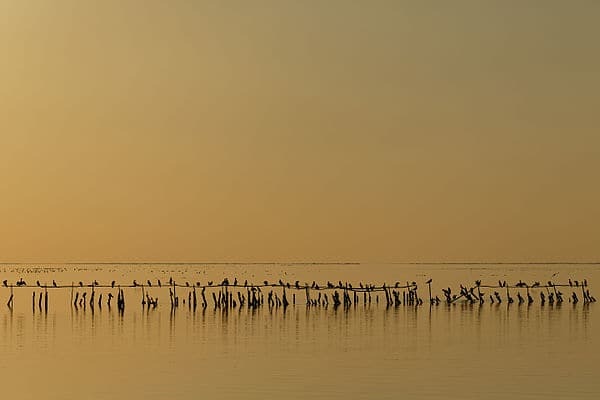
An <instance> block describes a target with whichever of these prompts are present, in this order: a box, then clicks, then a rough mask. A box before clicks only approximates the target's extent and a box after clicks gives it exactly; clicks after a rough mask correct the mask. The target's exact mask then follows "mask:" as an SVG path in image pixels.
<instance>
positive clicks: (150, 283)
mask: <svg viewBox="0 0 600 400" xmlns="http://www.w3.org/2000/svg"><path fill="white" fill-rule="evenodd" d="M148 287H152V282H150V279H148Z"/></svg>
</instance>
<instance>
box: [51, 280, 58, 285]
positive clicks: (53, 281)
mask: <svg viewBox="0 0 600 400" xmlns="http://www.w3.org/2000/svg"><path fill="white" fill-rule="evenodd" d="M52 286H54V287H58V285H57V284H56V281H55V280H54V279H53V280H52Z"/></svg>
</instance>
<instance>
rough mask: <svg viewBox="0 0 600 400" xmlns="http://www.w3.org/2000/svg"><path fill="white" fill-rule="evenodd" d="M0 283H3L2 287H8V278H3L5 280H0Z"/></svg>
mask: <svg viewBox="0 0 600 400" xmlns="http://www.w3.org/2000/svg"><path fill="white" fill-rule="evenodd" d="M2 284H3V285H4V287H8V280H6V279H5V280H3V281H2Z"/></svg>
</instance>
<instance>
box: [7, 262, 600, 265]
mask: <svg viewBox="0 0 600 400" xmlns="http://www.w3.org/2000/svg"><path fill="white" fill-rule="evenodd" d="M31 264H45V265H202V264H207V265H272V264H291V265H362V264H390V265H569V264H570V265H600V261H52V262H43V261H41V262H40V261H15V262H11V261H0V265H31Z"/></svg>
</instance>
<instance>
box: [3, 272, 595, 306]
mask: <svg viewBox="0 0 600 400" xmlns="http://www.w3.org/2000/svg"><path fill="white" fill-rule="evenodd" d="M2 283H3V286H4V287H10V288H12V287H39V288H43V289H48V288H71V289H72V290H73V289H74V288H77V287H78V288H92V293H91V296H90V297H91V300H90V301H89V302H90V304H93V302H94V288H118V289H119V293H118V301H119V305H120V306H121V303H122V305H123V306H124V293H123V291H122V289H121V287H133V288H136V287H140V288H142V304H143V305H148V306H154V307H156V306H157V305H158V298H153V297H151V296H150V295H149V293H148V288H153V287H158V288H160V287H163V286H168V287H169V293H170V296H171V305H178V297H177V296H176V292H175V290H176V288H180V287H185V288H193V292H192V291H189V292H188V301H189V302H190V303H191V302H192V293H193V302H194V305H196V292H195V290H196V288H198V289H201V290H202V305H203V306H204V307H206V305H207V301H206V298H205V296H204V292H205V289H207V288H225V294H224V295H223V296H222V295H221V293H219V297H218V299H217V296H216V295H215V294H214V293H213V299H214V303H215V307H220V306H221V305H224V306H231V305H233V306H235V305H236V304H237V303H236V301H235V300H234V299H233V298H232V294H227V288H230V287H231V288H236V290H237V291H238V300H239V304H240V305H241V304H244V303H245V302H248V304H249V305H254V306H256V305H262V304H263V303H264V297H263V296H262V293H261V287H263V288H264V287H272V288H277V287H279V288H282V289H283V298H282V299H280V298H279V296H278V295H277V294H276V293H274V292H273V290H271V291H270V292H269V293H268V304H269V305H271V304H276V305H279V304H284V305H286V306H287V304H289V302H288V301H287V298H286V297H285V289H295V290H305V291H306V304H307V305H309V306H311V305H328V304H329V300H328V297H327V294H325V296H323V298H322V297H321V294H320V293H319V296H318V299H312V298H311V297H310V295H309V292H310V291H311V290H317V291H320V290H333V291H334V293H333V295H332V296H331V298H332V300H333V304H334V305H336V306H337V305H339V304H341V303H342V301H341V300H340V297H339V293H338V292H337V291H338V290H340V291H342V293H343V303H344V305H350V304H352V303H354V304H357V303H358V302H359V297H358V295H357V293H361V292H362V293H363V296H364V297H363V299H364V300H363V301H364V303H367V302H368V303H370V302H371V293H372V292H385V296H386V302H387V304H388V305H396V306H397V305H400V304H402V303H404V304H409V305H413V304H415V305H420V304H423V300H422V299H421V297H419V296H418V293H417V289H418V285H417V283H416V282H414V281H413V282H406V284H401V283H400V282H395V283H394V284H393V285H388V284H386V283H384V284H382V285H380V286H378V285H375V284H372V283H365V282H360V283H359V284H358V286H353V285H352V284H351V283H348V282H345V283H344V282H342V281H338V282H337V283H333V282H330V281H327V282H326V283H325V284H323V285H320V284H318V283H317V282H316V281H313V282H312V284H309V283H308V282H305V283H303V284H301V283H300V281H295V282H293V283H291V282H284V281H283V280H281V279H280V280H279V281H277V282H269V281H267V280H264V281H263V282H262V283H261V284H254V283H249V282H248V280H245V281H244V282H243V283H241V282H240V281H238V279H237V278H234V279H233V280H232V281H230V280H229V279H228V278H224V279H223V280H222V281H221V282H217V283H215V282H214V281H208V282H207V283H206V284H205V285H203V284H201V282H195V283H190V282H188V281H186V282H184V283H178V282H175V280H174V279H173V278H172V277H171V278H169V280H168V282H165V284H164V285H163V283H162V282H161V281H160V279H157V280H156V281H155V282H152V281H151V280H147V281H146V283H139V282H138V281H137V280H133V281H132V282H131V284H125V285H123V284H118V283H117V282H116V281H112V282H110V284H104V285H102V284H100V283H99V282H98V281H97V280H93V281H92V282H90V283H89V284H86V283H84V282H83V281H80V282H78V284H77V285H75V283H74V282H72V283H71V284H68V285H60V284H58V283H57V282H56V281H55V280H52V285H51V286H50V285H47V284H45V283H41V282H40V281H39V280H38V281H36V284H35V286H29V285H28V284H27V282H26V281H25V280H24V279H23V278H20V279H19V280H18V281H16V282H15V283H14V284H13V283H12V282H8V280H6V279H5V280H4V281H3V282H2ZM425 283H426V284H427V285H428V289H429V301H430V303H431V304H434V305H437V304H440V303H441V302H442V300H441V299H440V298H439V296H435V297H433V296H432V294H431V283H432V279H429V280H427V281H426V282H425ZM564 287H570V288H580V289H581V295H582V298H583V301H584V302H585V303H591V302H595V301H596V298H595V297H594V296H592V295H591V294H590V291H589V289H588V283H587V279H584V280H582V281H578V280H571V279H569V280H568V284H556V283H554V282H552V281H548V282H547V284H545V285H542V284H540V282H538V281H536V282H533V283H532V284H528V283H526V282H523V281H522V280H519V281H518V282H516V283H515V284H514V285H509V284H508V283H507V282H506V281H505V280H504V281H502V280H499V281H498V285H483V284H482V283H481V280H477V281H475V285H474V286H471V287H467V286H463V285H460V290H459V292H458V293H453V292H452V289H451V288H450V287H448V288H444V289H442V293H443V297H445V300H446V303H448V304H452V303H454V302H456V301H458V300H461V299H462V300H465V301H467V302H470V303H475V302H479V303H484V302H485V299H486V294H485V293H484V292H482V291H481V289H484V288H488V289H504V290H505V300H506V301H507V302H508V303H509V304H510V303H514V302H515V301H517V302H518V303H519V304H521V303H524V302H527V303H529V304H531V303H533V302H534V298H533V296H532V295H531V293H530V289H538V291H539V297H540V301H541V303H542V304H544V303H545V302H546V301H548V303H550V304H553V303H555V302H556V303H561V302H563V301H564V299H565V297H564V295H563V293H562V291H561V290H560V289H561V288H564ZM144 289H146V290H145V291H144ZM243 289H247V290H248V297H245V296H243V295H240V292H241V291H242V290H243ZM509 289H516V300H515V298H514V297H513V296H512V294H511V292H510V290H509ZM519 289H525V291H526V293H525V296H523V294H522V293H521V292H520V290H519ZM542 289H545V292H544V290H542ZM400 290H403V291H402V293H401V292H400ZM251 292H252V296H251ZM254 292H258V293H259V295H258V296H255V294H254ZM348 293H353V296H354V299H351V298H350V295H349V294H348ZM513 293H514V292H513ZM41 296H42V294H41V293H40V304H41ZM45 296H46V298H47V294H45ZM367 296H368V297H367ZM401 296H402V300H400V297H401ZM107 297H108V301H107V303H108V305H109V306H110V303H111V300H112V298H113V297H114V296H113V294H112V293H109V294H108V295H107ZM487 298H488V299H489V301H490V302H491V303H502V301H503V298H502V295H501V293H500V291H498V290H494V291H493V293H492V294H489V295H488V296H487ZM11 299H12V295H11ZM568 300H569V301H570V302H573V303H577V302H578V301H579V300H580V299H579V296H578V295H577V293H576V292H575V291H573V292H572V294H571V295H570V296H569V297H568ZM34 301H35V292H34ZM87 302H88V298H87V293H85V292H84V293H82V295H81V297H80V296H79V292H77V293H76V297H75V301H74V304H75V305H85V304H86V303H87ZM101 302H102V294H100V296H99V301H98V304H99V305H100V304H101ZM293 302H294V304H295V302H296V298H295V295H294V297H293ZM376 302H377V303H378V302H379V296H377V297H376ZM183 303H185V300H183Z"/></svg>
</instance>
